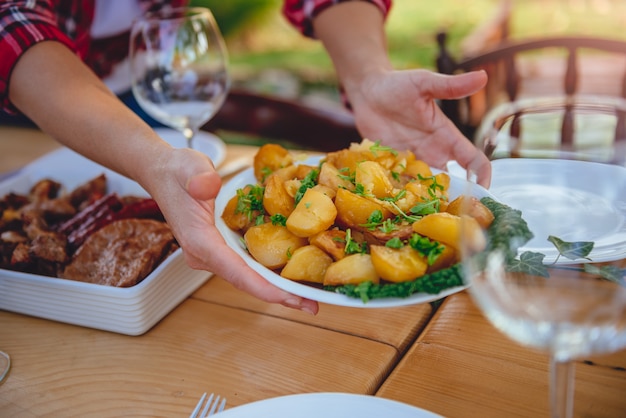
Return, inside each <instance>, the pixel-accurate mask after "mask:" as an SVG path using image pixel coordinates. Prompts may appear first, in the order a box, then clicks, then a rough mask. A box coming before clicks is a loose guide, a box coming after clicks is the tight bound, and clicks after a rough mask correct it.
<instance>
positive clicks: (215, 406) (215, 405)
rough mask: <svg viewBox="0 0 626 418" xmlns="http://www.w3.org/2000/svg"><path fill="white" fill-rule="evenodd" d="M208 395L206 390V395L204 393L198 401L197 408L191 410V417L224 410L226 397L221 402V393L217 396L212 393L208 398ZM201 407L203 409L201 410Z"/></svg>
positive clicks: (206, 415) (209, 414)
mask: <svg viewBox="0 0 626 418" xmlns="http://www.w3.org/2000/svg"><path fill="white" fill-rule="evenodd" d="M206 395H207V394H206V392H204V395H202V397H201V398H200V400H199V401H198V404H197V405H196V408H195V409H194V410H193V411H192V412H191V415H189V418H205V417H210V416H212V415H215V414H217V413H218V412H222V411H223V410H224V407H225V406H226V398H222V400H221V402H220V395H217V397H215V396H214V395H213V394H210V395H209V397H208V398H207V397H206ZM214 398H215V399H214ZM205 399H206V402H205ZM202 405H204V408H202ZM201 408H202V411H200V409H201Z"/></svg>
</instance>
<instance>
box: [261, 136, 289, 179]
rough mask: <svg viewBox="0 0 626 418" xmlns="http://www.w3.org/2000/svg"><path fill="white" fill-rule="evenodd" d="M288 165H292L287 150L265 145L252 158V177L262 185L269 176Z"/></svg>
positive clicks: (273, 145)
mask: <svg viewBox="0 0 626 418" xmlns="http://www.w3.org/2000/svg"><path fill="white" fill-rule="evenodd" d="M290 165H293V157H292V156H291V154H290V153H289V151H288V150H287V149H285V148H283V147H281V146H280V145H276V144H265V145H263V146H261V148H259V151H258V152H257V153H256V154H255V156H254V164H253V167H254V176H255V177H256V179H257V181H259V182H261V183H263V182H264V181H265V178H266V177H267V176H268V175H269V174H271V173H273V172H274V171H276V170H278V169H280V168H283V167H287V166H290Z"/></svg>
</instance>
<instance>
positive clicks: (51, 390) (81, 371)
mask: <svg viewBox="0 0 626 418" xmlns="http://www.w3.org/2000/svg"><path fill="white" fill-rule="evenodd" d="M55 147H58V145H57V144H56V143H55V142H54V141H53V140H52V139H51V138H49V137H47V136H46V135H44V134H42V133H41V132H38V131H35V130H31V129H19V128H8V127H0V174H2V173H3V172H7V171H10V170H14V169H16V168H19V167H20V166H22V165H23V164H25V163H27V162H29V161H31V160H33V159H34V158H37V157H38V156H40V155H43V154H45V153H47V152H49V151H50V150H52V149H54V148H55ZM254 152H255V148H254V147H246V146H231V145H229V146H228V147H227V158H226V162H228V161H229V160H233V159H236V158H238V157H239V156H241V155H253V153H254ZM320 310H321V311H320V313H319V314H318V315H317V316H310V315H307V314H304V313H302V312H299V311H295V310H292V309H287V308H284V307H282V306H278V305H271V304H267V303H265V302H262V301H259V300H257V299H255V298H253V297H251V296H249V295H247V294H244V293H242V292H240V291H238V290H236V289H235V288H233V287H232V286H231V285H230V284H228V283H227V282H225V281H224V280H223V279H221V278H219V277H213V278H211V279H210V280H209V281H208V282H206V283H205V284H204V285H203V286H202V287H200V288H199V289H198V290H197V291H196V292H194V293H193V294H192V295H190V296H189V297H188V298H187V299H186V300H185V301H183V302H182V303H181V304H180V305H179V306H178V307H176V308H175V309H173V310H172V311H171V312H170V313H169V314H168V315H167V316H166V317H165V318H164V319H163V320H161V321H160V322H159V323H158V324H157V325H155V326H154V327H153V328H152V329H151V330H149V331H148V332H146V333H145V334H143V335H141V336H127V335H121V334H115V333H111V332H106V331H100V330H95V329H90V328H83V327H79V326H74V325H68V324H64V323H59V322H54V321H49V320H45V319H40V318H34V317H29V316H26V315H21V314H16V313H12V312H6V311H0V349H3V350H5V351H7V352H8V353H9V354H10V355H11V359H12V362H13V364H12V369H11V371H10V373H9V375H8V377H7V379H6V380H5V381H4V382H3V383H2V384H0V416H1V417H4V416H7V417H9V416H10V417H39V416H46V417H74V416H76V417H91V416H93V417H119V416H150V417H173V416H181V417H182V416H188V414H189V413H190V412H191V410H192V409H193V406H194V405H195V403H196V402H197V400H198V399H199V398H200V396H201V395H202V393H204V392H207V391H208V392H215V393H219V394H220V395H222V396H224V397H225V398H226V399H227V407H231V408H232V407H235V406H238V405H242V404H246V403H249V402H253V401H257V400H262V399H267V398H271V397H276V396H282V395H287V394H295V393H309V392H348V393H357V394H371V395H376V396H381V397H384V398H389V399H394V400H399V401H402V402H405V403H408V404H411V405H415V406H418V407H421V408H424V409H428V410H430V411H433V412H436V413H439V414H442V415H444V416H449V417H467V416H481V417H491V416H493V417H496V416H498V417H501V416H547V415H548V414H547V402H548V395H547V384H548V375H547V368H548V365H547V358H546V357H545V356H543V355H540V354H537V353H534V352H533V351H531V350H528V349H525V348H522V347H520V346H518V345H516V344H514V343H512V342H511V341H509V340H508V339H507V338H506V337H504V336H502V335H501V334H500V333H499V332H497V331H496V330H495V329H494V328H492V327H491V325H490V324H489V323H488V322H487V321H486V320H485V319H484V317H483V316H482V314H481V313H480V312H479V311H478V310H477V309H476V307H475V306H474V304H473V303H472V301H471V299H470V298H469V296H468V294H467V293H466V292H461V293H458V294H456V295H453V296H450V297H448V298H446V300H445V301H444V303H443V304H441V305H440V306H437V305H431V304H424V305H416V306H410V307H402V308H389V309H357V308H344V307H338V306H330V305H326V304H321V306H320ZM576 388H577V389H576V414H577V416H586V417H596V416H597V417H619V416H624V411H626V400H625V399H624V393H626V351H622V352H619V353H616V354H613V355H610V356H605V357H601V358H597V359H596V358H594V359H589V360H587V361H583V362H579V364H578V367H577V380H576Z"/></svg>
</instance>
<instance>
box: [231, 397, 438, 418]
mask: <svg viewBox="0 0 626 418" xmlns="http://www.w3.org/2000/svg"><path fill="white" fill-rule="evenodd" d="M222 417H223V418H250V417H272V418H292V417H298V418H346V417H358V418H381V417H393V418H441V415H437V414H435V413H433V412H429V411H426V410H424V409H420V408H416V407H414V406H411V405H408V404H405V403H402V402H398V401H392V400H389V399H384V398H379V397H376V396H369V395H355V394H348V393H309V394H298V395H287V396H281V397H277V398H271V399H266V400H262V401H257V402H252V403H249V404H245V405H241V406H238V407H235V408H232V409H226V410H225V411H224V412H221V413H220V418H222Z"/></svg>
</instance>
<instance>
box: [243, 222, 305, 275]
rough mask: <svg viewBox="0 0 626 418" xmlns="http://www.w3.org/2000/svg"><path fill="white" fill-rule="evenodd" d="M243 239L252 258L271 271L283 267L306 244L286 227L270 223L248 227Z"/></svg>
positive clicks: (303, 239)
mask: <svg viewBox="0 0 626 418" xmlns="http://www.w3.org/2000/svg"><path fill="white" fill-rule="evenodd" d="M243 239H244V241H245V243H246V247H247V248H248V251H249V252H250V254H251V255H252V257H254V259H255V260H256V261H258V262H259V263H261V264H263V265H264V266H265V267H267V268H269V269H272V270H275V269H278V268H282V267H284V266H285V264H287V261H289V257H290V256H291V255H292V254H293V253H294V252H295V251H296V250H297V249H298V248H300V247H304V246H305V245H307V244H308V241H307V240H306V239H305V238H300V237H298V236H296V235H294V234H292V233H291V232H290V231H289V230H288V229H287V228H286V227H284V226H282V225H273V224H271V223H265V224H261V225H255V226H252V227H250V229H248V231H247V232H246V233H245V235H244V236H243Z"/></svg>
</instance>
